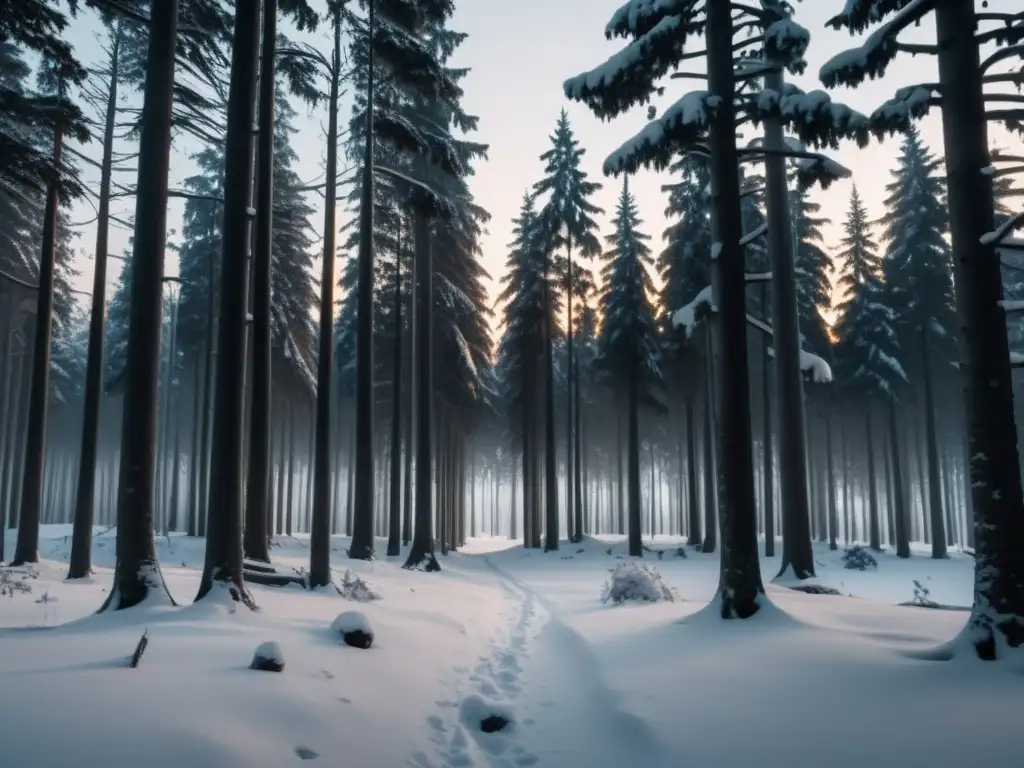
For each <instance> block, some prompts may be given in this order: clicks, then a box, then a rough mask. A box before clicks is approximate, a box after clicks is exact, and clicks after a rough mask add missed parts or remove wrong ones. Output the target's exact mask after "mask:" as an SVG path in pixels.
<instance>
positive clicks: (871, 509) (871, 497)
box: [864, 406, 882, 552]
mask: <svg viewBox="0 0 1024 768" xmlns="http://www.w3.org/2000/svg"><path fill="white" fill-rule="evenodd" d="M872 410H873V409H872V408H871V407H870V406H869V407H868V408H867V410H866V411H865V412H864V426H865V429H866V430H867V448H868V546H869V547H871V548H872V549H873V550H875V551H876V552H881V551H882V523H881V518H880V517H879V511H878V473H877V472H878V470H877V463H876V462H875V440H874V435H873V434H872V429H871V411H872Z"/></svg>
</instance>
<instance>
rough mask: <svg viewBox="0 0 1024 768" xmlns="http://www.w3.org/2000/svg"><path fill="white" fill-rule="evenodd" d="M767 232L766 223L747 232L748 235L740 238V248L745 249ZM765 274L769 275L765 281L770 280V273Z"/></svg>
mask: <svg viewBox="0 0 1024 768" xmlns="http://www.w3.org/2000/svg"><path fill="white" fill-rule="evenodd" d="M767 232H768V222H767V221H766V222H764V223H763V224H761V225H760V226H758V227H757V229H755V230H754V231H753V232H749V233H747V234H745V235H744V236H743V237H741V238H740V247H741V248H743V247H746V246H748V245H750V244H751V243H752V242H754V241H755V240H757V239H758V238H759V237H762V236H763V235H764V234H765V233H767ZM766 274H768V275H769V277H768V278H767V279H769V280H770V279H771V272H768V273H766ZM748 277H749V276H748Z"/></svg>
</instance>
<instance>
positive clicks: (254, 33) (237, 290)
mask: <svg viewBox="0 0 1024 768" xmlns="http://www.w3.org/2000/svg"><path fill="white" fill-rule="evenodd" d="M259 44H260V7H259V4H258V3H251V4H249V3H239V4H238V5H237V6H236V8H235V29H234V36H233V43H232V49H231V82H230V86H229V91H228V117H227V121H228V122H227V136H226V138H225V172H224V236H223V238H222V240H221V245H222V247H221V256H220V269H221V279H220V313H219V328H218V344H217V369H216V370H217V379H216V386H215V388H214V403H213V406H214V418H213V444H212V449H211V456H210V507H209V521H208V524H207V535H206V562H205V563H204V566H203V575H202V578H201V580H200V582H199V591H198V592H197V594H196V600H201V599H203V598H204V597H206V595H208V594H209V593H210V591H211V590H212V589H213V586H214V583H215V582H216V583H220V584H223V585H224V586H225V587H227V589H228V592H229V593H230V595H231V597H232V599H233V600H235V601H237V602H241V603H243V604H245V605H247V606H249V607H250V608H254V607H255V602H254V601H253V599H252V596H251V595H250V594H249V592H248V590H247V589H246V587H245V579H244V576H243V574H242V505H243V498H244V495H245V492H244V486H243V482H244V481H243V477H244V448H243V446H244V443H243V439H244V438H243V435H244V432H245V363H246V359H245V357H246V355H245V351H246V349H245V348H246V315H247V314H248V304H247V296H246V294H247V293H248V290H247V289H248V285H249V259H248V255H249V233H250V232H249V231H250V221H249V209H250V207H251V205H252V161H253V131H252V125H253V121H254V119H255V117H256V115H255V112H256V80H257V77H256V73H257V68H258V63H259Z"/></svg>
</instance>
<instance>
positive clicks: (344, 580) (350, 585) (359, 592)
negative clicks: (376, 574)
mask: <svg viewBox="0 0 1024 768" xmlns="http://www.w3.org/2000/svg"><path fill="white" fill-rule="evenodd" d="M335 586H336V587H337V590H338V594H339V595H341V596H342V597H344V598H345V599H346V600H355V601H356V602H357V603H369V602H370V601H372V600H380V595H379V594H378V593H376V592H374V591H373V590H372V589H370V585H369V584H367V583H366V582H365V581H364V580H363V579H362V577H360V576H359V575H358V574H355V573H352V571H350V570H348V569H347V568H346V569H345V575H344V576H342V577H341V584H336V585H335Z"/></svg>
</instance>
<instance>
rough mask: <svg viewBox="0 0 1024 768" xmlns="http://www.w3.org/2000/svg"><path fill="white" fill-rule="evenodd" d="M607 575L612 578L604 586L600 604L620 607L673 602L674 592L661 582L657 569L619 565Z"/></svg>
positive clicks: (637, 564)
mask: <svg viewBox="0 0 1024 768" xmlns="http://www.w3.org/2000/svg"><path fill="white" fill-rule="evenodd" d="M609 573H611V575H612V578H611V581H609V582H606V583H605V585H604V590H603V591H602V593H601V602H602V603H607V602H612V603H615V604H616V605H621V604H622V603H626V602H642V603H658V602H661V601H663V600H667V601H668V602H674V601H675V599H676V594H675V591H674V590H673V589H672V588H671V587H669V586H668V585H667V584H666V583H665V582H664V581H663V580H662V578H661V574H660V573H658V569H657V568H650V567H648V566H646V565H644V564H643V563H621V564H619V565H617V566H615V567H614V568H612V569H611V570H610V571H609Z"/></svg>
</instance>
